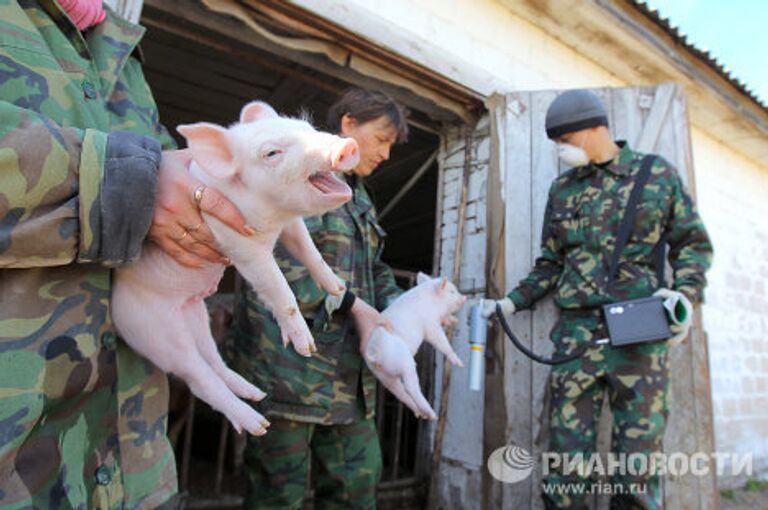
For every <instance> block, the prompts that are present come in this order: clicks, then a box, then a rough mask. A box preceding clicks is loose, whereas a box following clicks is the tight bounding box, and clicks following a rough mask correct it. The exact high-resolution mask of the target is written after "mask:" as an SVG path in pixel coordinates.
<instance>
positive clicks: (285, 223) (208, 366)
mask: <svg viewBox="0 0 768 510" xmlns="http://www.w3.org/2000/svg"><path fill="white" fill-rule="evenodd" d="M178 131H179V132H180V133H181V134H182V135H183V136H184V137H185V138H186V140H187V143H188V145H189V149H190V151H191V153H192V156H193V159H194V161H193V162H192V164H191V166H190V172H191V173H192V174H193V175H194V176H195V177H196V178H197V179H199V180H200V181H202V182H203V183H204V184H205V185H207V186H208V187H211V188H215V189H217V190H218V191H220V192H221V193H223V194H224V195H225V196H227V197H228V198H229V200H231V201H232V202H233V203H234V204H235V205H236V206H237V207H238V208H239V209H240V211H241V212H242V213H243V215H244V216H245V218H246V220H247V222H248V224H249V225H250V226H252V227H254V229H255V230H256V234H255V235H254V236H252V237H246V236H242V235H240V234H239V233H237V232H235V231H233V230H231V229H230V228H228V227H227V226H225V225H224V224H223V223H221V222H220V221H218V220H217V219H216V218H214V217H212V216H210V215H207V214H204V215H203V216H204V219H205V222H206V224H207V225H208V226H209V227H210V229H211V231H212V232H213V235H214V237H215V239H216V242H217V243H218V245H219V247H220V250H221V251H222V253H224V254H225V255H226V256H227V257H229V259H230V260H232V262H233V263H234V265H235V267H237V269H238V271H240V273H241V274H242V275H243V277H244V278H245V279H246V280H248V281H249V282H250V284H251V285H252V286H253V288H254V289H255V290H256V292H257V294H258V296H259V298H260V299H261V300H263V301H264V304H265V305H266V306H267V307H268V308H269V310H270V311H271V312H272V314H273V315H274V316H275V318H276V320H277V322H278V324H279V326H280V329H281V332H282V337H283V342H284V344H285V345H287V344H288V343H291V344H293V347H294V348H295V349H296V351H297V352H299V353H301V354H303V355H305V356H310V355H311V352H312V351H313V350H314V341H313V339H312V336H311V334H310V332H309V329H308V328H307V325H306V323H305V321H304V319H303V318H302V316H301V314H300V313H299V308H298V305H297V304H296V299H295V297H294V296H293V293H292V292H291V290H290V288H289V287H288V283H287V282H286V281H285V278H284V277H283V274H282V273H281V271H280V269H279V268H278V265H277V263H276V262H275V260H274V257H273V254H272V252H273V249H274V246H275V243H276V241H277V240H278V238H280V239H281V241H282V242H283V243H285V245H286V248H287V249H288V250H289V252H291V254H292V255H293V256H294V257H296V259H297V260H299V261H300V262H301V263H302V264H304V265H305V266H306V267H307V269H308V270H309V272H310V274H311V275H312V277H313V278H314V279H315V281H316V282H317V283H318V285H319V286H320V287H321V288H323V289H325V290H326V291H328V292H330V293H333V294H337V295H338V294H339V293H341V292H343V290H344V287H343V285H342V284H341V282H340V281H339V279H338V278H337V277H336V276H335V275H334V273H333V271H332V270H331V269H330V268H329V267H328V266H327V264H326V263H325V262H324V261H323V259H322V256H321V255H320V253H319V252H318V250H317V248H316V247H315V245H314V243H313V242H312V239H311V238H310V236H309V232H308V231H307V229H306V227H305V226H304V222H303V220H302V216H306V215H315V214H322V213H324V212H326V211H328V210H331V209H333V208H335V207H339V206H340V205H342V204H343V203H345V202H347V201H348V200H349V199H350V198H351V197H352V190H351V189H350V188H349V186H348V185H347V184H346V183H345V182H344V181H343V180H341V179H338V178H337V177H336V176H335V174H334V172H338V171H349V170H351V169H352V168H354V167H355V166H356V165H357V163H358V161H359V155H358V147H357V144H356V143H355V141H354V140H352V139H342V138H339V137H337V136H334V135H331V134H328V133H321V132H318V131H316V130H315V129H314V128H313V127H312V126H311V125H309V124H308V123H307V122H305V121H303V120H299V119H290V118H285V117H280V116H278V114H277V113H276V112H275V111H274V110H273V109H272V108H271V107H270V106H269V105H267V104H265V103H261V102H252V103H249V104H248V105H246V106H245V107H244V108H243V110H242V112H241V115H240V122H239V123H237V124H235V125H233V126H232V127H230V128H228V129H226V128H223V127H221V126H217V125H214V124H208V123H198V124H191V125H183V126H179V127H178ZM223 272H224V266H223V265H221V264H210V263H209V264H207V265H206V266H205V267H204V268H202V269H190V268H186V267H183V266H181V265H179V264H178V263H176V261H175V260H174V259H172V258H171V257H170V256H169V255H167V254H166V253H165V252H164V251H162V250H161V249H159V248H158V247H157V246H156V245H155V244H153V243H151V242H147V243H146V244H145V245H144V247H143V251H142V256H141V257H140V259H139V261H138V262H137V263H136V264H135V265H133V266H130V267H126V268H121V269H118V270H117V271H116V272H115V281H114V288H113V293H112V316H113V319H114V322H115V326H116V327H117V330H118V332H119V333H120V334H121V335H122V336H123V338H124V339H125V341H126V342H127V343H128V344H129V345H130V346H131V347H132V348H133V349H134V350H136V351H137V352H139V353H140V354H142V355H143V356H145V357H146V358H147V359H149V360H150V361H152V362H153V363H155V364H156V365H157V366H158V367H159V368H161V369H162V370H164V371H166V372H169V373H173V374H175V375H177V376H178V377H180V378H181V379H183V380H184V381H185V382H186V383H187V384H188V385H189V387H190V389H191V390H192V392H193V393H194V394H195V395H197V397H199V398H200V399H202V400H204V401H205V402H207V403H208V404H210V405H211V406H212V407H213V408H215V409H217V410H219V411H221V412H222V413H224V414H225V415H226V416H227V418H228V419H229V421H230V422H231V423H232V425H233V426H234V427H235V429H236V430H237V431H238V432H240V431H242V430H243V429H245V430H246V431H248V432H250V433H252V434H255V435H261V434H264V433H265V432H266V427H267V426H268V425H269V423H268V422H267V420H266V419H264V417H263V416H261V415H260V414H259V413H258V412H256V411H255V410H254V409H253V408H252V407H251V406H249V405H247V404H246V403H245V402H243V401H242V400H240V399H239V398H238V397H242V398H245V399H248V400H252V401H258V400H261V399H262V398H264V393H263V392H262V391H261V390H259V389H258V388H256V387H255V386H254V385H252V384H251V383H249V382H248V381H246V380H245V379H243V378H242V377H241V376H239V375H238V374H237V373H235V372H234V371H232V370H230V369H229V368H227V366H226V365H225V364H224V362H223V360H222V359H221V356H220V355H219V352H218V350H217V348H216V345H215V343H214V340H213V337H212V336H211V329H210V325H209V319H208V312H207V310H206V307H205V304H204V302H203V298H205V297H206V296H208V295H210V294H212V293H214V292H215V291H216V288H217V286H218V284H219V280H220V279H221V276H222V274H223Z"/></svg>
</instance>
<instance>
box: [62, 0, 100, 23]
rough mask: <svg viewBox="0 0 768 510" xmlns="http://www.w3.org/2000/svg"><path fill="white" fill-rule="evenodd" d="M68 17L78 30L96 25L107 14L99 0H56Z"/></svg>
mask: <svg viewBox="0 0 768 510" xmlns="http://www.w3.org/2000/svg"><path fill="white" fill-rule="evenodd" d="M58 1H59V5H60V6H61V8H62V9H64V12H66V13H67V16H69V19H71V20H72V22H73V23H74V24H75V25H77V28H79V29H80V30H85V29H86V28H90V27H92V26H94V25H98V24H99V23H101V22H102V21H104V18H105V17H106V16H107V13H106V12H104V6H103V5H102V4H101V0H58Z"/></svg>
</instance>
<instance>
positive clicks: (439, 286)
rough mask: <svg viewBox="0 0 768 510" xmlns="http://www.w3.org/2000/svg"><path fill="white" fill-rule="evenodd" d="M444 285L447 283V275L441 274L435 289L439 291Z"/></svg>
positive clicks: (443, 288)
mask: <svg viewBox="0 0 768 510" xmlns="http://www.w3.org/2000/svg"><path fill="white" fill-rule="evenodd" d="M446 285H448V277H447V276H443V277H442V278H441V279H440V283H439V284H438V286H437V289H438V290H440V291H443V290H445V286H446Z"/></svg>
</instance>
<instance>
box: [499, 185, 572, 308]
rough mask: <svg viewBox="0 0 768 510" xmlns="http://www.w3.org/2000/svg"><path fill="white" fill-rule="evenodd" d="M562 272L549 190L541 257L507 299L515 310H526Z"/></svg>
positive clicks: (543, 294)
mask: <svg viewBox="0 0 768 510" xmlns="http://www.w3.org/2000/svg"><path fill="white" fill-rule="evenodd" d="M562 272H563V252H562V249H561V246H560V242H559V241H558V238H557V236H556V235H555V232H554V229H553V228H552V190H550V194H549V199H548V200H547V206H546V209H545V212H544V225H543V227H542V232H541V255H540V256H539V258H537V259H536V262H535V264H534V266H533V270H532V271H531V272H530V273H529V274H528V276H526V277H525V278H524V279H522V280H520V282H519V283H518V284H517V287H515V289H514V290H512V292H510V293H509V294H508V295H507V297H509V299H511V300H512V302H513V303H514V304H515V309H516V310H525V309H528V308H530V307H531V306H533V304H534V303H535V302H536V301H538V300H539V299H541V298H542V297H544V296H545V295H546V294H547V292H549V291H550V289H551V288H552V287H553V286H554V285H555V284H556V283H557V280H558V278H559V277H560V274H561V273H562Z"/></svg>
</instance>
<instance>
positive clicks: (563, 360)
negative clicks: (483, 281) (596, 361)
mask: <svg viewBox="0 0 768 510" xmlns="http://www.w3.org/2000/svg"><path fill="white" fill-rule="evenodd" d="M496 318H497V319H499V323H501V329H503V330H504V333H505V334H506V335H507V338H509V339H510V341H511V342H512V344H514V346H515V347H517V350H518V351H520V352H522V353H523V354H525V355H526V356H527V357H528V358H530V359H532V360H533V361H536V362H538V363H542V364H544V365H561V364H563V363H568V362H569V361H573V360H575V359H577V358H580V357H582V356H583V355H584V353H585V352H586V351H587V349H588V348H589V346H590V345H591V344H590V343H585V344H583V345H581V346H580V347H579V348H578V349H576V351H575V352H573V353H571V354H569V355H567V356H562V357H558V358H545V357H543V356H539V355H538V354H536V353H535V352H533V351H530V350H529V349H528V348H527V347H526V346H524V345H523V344H522V342H520V340H518V339H517V337H516V336H515V334H514V333H512V330H511V329H510V327H509V324H507V319H505V318H504V312H502V311H501V305H499V304H496Z"/></svg>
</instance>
